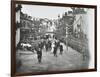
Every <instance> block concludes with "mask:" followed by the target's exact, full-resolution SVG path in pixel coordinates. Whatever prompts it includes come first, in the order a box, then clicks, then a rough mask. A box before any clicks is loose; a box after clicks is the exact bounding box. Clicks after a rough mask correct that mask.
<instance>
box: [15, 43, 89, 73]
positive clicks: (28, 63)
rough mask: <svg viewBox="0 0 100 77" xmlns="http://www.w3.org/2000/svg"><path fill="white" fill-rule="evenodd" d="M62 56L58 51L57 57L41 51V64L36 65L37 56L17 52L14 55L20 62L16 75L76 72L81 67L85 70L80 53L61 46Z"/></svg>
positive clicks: (31, 53) (27, 52) (85, 62)
mask: <svg viewBox="0 0 100 77" xmlns="http://www.w3.org/2000/svg"><path fill="white" fill-rule="evenodd" d="M63 48H64V51H63V54H62V55H61V54H59V49H58V50H57V57H55V56H54V55H53V53H52V52H50V51H49V52H46V51H45V49H44V50H43V55H42V63H38V60H37V54H36V53H35V52H34V53H33V52H31V51H21V50H18V52H17V53H16V55H17V59H19V60H21V66H20V68H18V70H17V72H18V73H28V72H43V71H44V72H45V71H56V70H57V71H58V70H59V71H64V70H77V69H82V68H83V65H84V67H85V68H87V65H85V64H87V62H88V61H86V60H85V61H84V60H83V56H82V54H81V53H79V52H77V51H76V50H73V49H72V48H70V47H69V48H68V51H67V50H66V46H65V45H64V44H63Z"/></svg>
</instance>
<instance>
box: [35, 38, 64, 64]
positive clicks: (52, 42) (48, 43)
mask: <svg viewBox="0 0 100 77" xmlns="http://www.w3.org/2000/svg"><path fill="white" fill-rule="evenodd" d="M44 49H45V51H44ZM58 49H59V50H60V53H59V54H61V55H62V53H63V45H62V42H61V41H60V40H58V39H57V38H53V39H51V38H48V39H42V41H40V42H39V43H38V45H37V46H35V48H34V50H35V51H36V52H37V58H38V62H39V63H41V60H42V53H43V52H52V53H53V55H54V56H55V57H57V51H58Z"/></svg>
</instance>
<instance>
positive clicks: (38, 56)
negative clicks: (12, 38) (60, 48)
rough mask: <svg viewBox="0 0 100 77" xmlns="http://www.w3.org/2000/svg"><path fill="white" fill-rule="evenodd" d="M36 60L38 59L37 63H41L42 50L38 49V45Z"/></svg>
mask: <svg viewBox="0 0 100 77" xmlns="http://www.w3.org/2000/svg"><path fill="white" fill-rule="evenodd" d="M37 58H38V62H39V63H41V59H42V49H41V47H39V45H38V50H37Z"/></svg>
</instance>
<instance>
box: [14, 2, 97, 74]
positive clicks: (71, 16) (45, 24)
mask: <svg viewBox="0 0 100 77" xmlns="http://www.w3.org/2000/svg"><path fill="white" fill-rule="evenodd" d="M14 6H15V7H14V11H13V13H14V20H12V21H13V22H14V25H12V26H13V28H12V29H13V31H14V32H15V33H14V34H13V35H14V36H13V38H15V40H14V44H13V47H14V49H13V50H14V51H12V53H13V54H15V56H13V57H15V58H14V62H15V63H12V64H13V65H12V66H14V68H15V69H14V70H15V71H16V73H17V74H19V75H20V74H24V73H33V74H39V73H49V72H50V73H53V72H56V71H57V72H59V73H60V72H62V71H63V72H64V71H67V72H68V71H70V72H71V71H74V70H76V71H77V70H79V71H82V70H83V71H85V70H86V71H87V70H89V69H92V70H96V46H95V44H96V41H95V40H96V39H95V38H96V34H95V27H96V16H95V15H96V6H92V5H91V6H85V5H82V6H81V5H79V7H78V6H77V5H70V4H69V5H67V4H64V6H63V4H58V5H57V3H56V4H54V3H50V4H49V3H42V2H32V3H27V2H24V1H22V2H20V1H19V2H17V1H16V2H15V3H14ZM12 61H13V60H12Z"/></svg>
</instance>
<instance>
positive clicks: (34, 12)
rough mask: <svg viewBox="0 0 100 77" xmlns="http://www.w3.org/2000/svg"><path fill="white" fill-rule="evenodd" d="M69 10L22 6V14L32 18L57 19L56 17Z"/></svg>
mask: <svg viewBox="0 0 100 77" xmlns="http://www.w3.org/2000/svg"><path fill="white" fill-rule="evenodd" d="M68 10H71V9H70V8H69V7H56V6H43V5H26V4H22V12H23V13H25V14H28V15H30V16H32V17H38V18H49V19H57V18H58V15H60V16H62V14H64V12H67V11H68Z"/></svg>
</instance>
